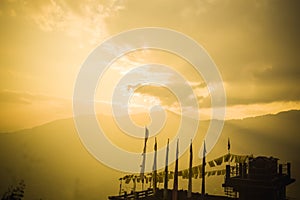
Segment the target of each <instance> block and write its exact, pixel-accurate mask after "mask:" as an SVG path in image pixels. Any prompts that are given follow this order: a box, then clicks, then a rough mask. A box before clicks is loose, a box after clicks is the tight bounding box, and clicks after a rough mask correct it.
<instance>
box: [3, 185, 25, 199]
mask: <svg viewBox="0 0 300 200" xmlns="http://www.w3.org/2000/svg"><path fill="white" fill-rule="evenodd" d="M25 186H26V185H25V182H24V180H21V181H20V182H19V184H18V185H17V186H15V187H13V186H10V187H9V188H8V190H7V192H5V193H4V194H3V196H2V198H1V200H22V198H23V197H24V191H25Z"/></svg>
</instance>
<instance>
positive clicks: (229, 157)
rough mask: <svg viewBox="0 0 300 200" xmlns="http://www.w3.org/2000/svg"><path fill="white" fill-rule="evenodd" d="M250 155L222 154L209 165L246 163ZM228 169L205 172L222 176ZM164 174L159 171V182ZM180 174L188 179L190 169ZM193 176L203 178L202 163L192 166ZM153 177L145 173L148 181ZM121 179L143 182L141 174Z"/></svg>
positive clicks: (171, 177) (209, 174) (172, 174)
mask: <svg viewBox="0 0 300 200" xmlns="http://www.w3.org/2000/svg"><path fill="white" fill-rule="evenodd" d="M249 157H250V156H248V155H234V154H226V155H224V156H221V157H219V158H216V159H214V160H211V161H209V162H207V164H208V165H209V167H211V168H213V167H216V166H220V165H222V164H223V163H227V162H229V161H230V162H231V163H245V162H246V160H247V159H248V158H249ZM225 173H226V170H225V169H221V170H211V171H207V172H205V176H207V177H209V176H220V175H225ZM164 176H165V172H164V171H163V172H159V173H157V182H158V183H163V182H164ZM178 176H180V177H182V179H188V177H189V170H188V169H184V170H181V171H178ZM192 177H193V178H194V179H197V178H202V177H203V174H202V164H201V165H197V166H194V167H193V168H192ZM173 178H174V172H172V171H170V172H168V179H169V180H170V179H173ZM152 179H153V173H148V174H145V175H144V180H145V182H146V183H148V182H151V180H152ZM119 180H125V184H129V183H130V181H131V180H135V181H136V182H138V183H139V182H141V181H142V180H141V177H140V176H139V175H134V174H131V175H125V176H124V177H122V178H120V179H119Z"/></svg>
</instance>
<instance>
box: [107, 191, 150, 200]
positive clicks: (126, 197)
mask: <svg viewBox="0 0 300 200" xmlns="http://www.w3.org/2000/svg"><path fill="white" fill-rule="evenodd" d="M148 196H153V190H152V189H148V190H144V191H138V192H132V193H130V194H127V193H126V192H125V193H124V194H123V195H120V196H110V197H108V199H110V200H133V199H141V198H145V197H148Z"/></svg>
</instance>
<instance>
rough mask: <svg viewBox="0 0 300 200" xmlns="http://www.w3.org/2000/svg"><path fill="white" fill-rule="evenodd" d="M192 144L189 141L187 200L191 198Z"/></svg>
mask: <svg viewBox="0 0 300 200" xmlns="http://www.w3.org/2000/svg"><path fill="white" fill-rule="evenodd" d="M192 167H193V144H192V141H191V145H190V165H189V183H188V193H187V198H188V199H190V198H192V176H193V171H192Z"/></svg>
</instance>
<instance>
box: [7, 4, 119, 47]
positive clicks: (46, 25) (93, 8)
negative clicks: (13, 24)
mask: <svg viewBox="0 0 300 200" xmlns="http://www.w3.org/2000/svg"><path fill="white" fill-rule="evenodd" d="M4 4H5V9H10V10H9V11H8V12H9V14H10V15H11V16H16V15H17V14H18V13H19V15H20V16H25V18H26V19H27V20H29V21H32V22H34V23H35V24H36V25H37V26H38V27H39V28H40V29H41V30H42V31H45V32H58V33H61V34H66V35H68V36H70V37H73V38H76V39H78V40H80V42H82V43H84V42H88V44H93V45H94V44H96V43H99V42H100V41H102V40H103V39H104V38H105V37H107V36H109V30H108V29H107V27H106V19H107V18H108V17H113V16H114V15H117V13H118V11H119V10H122V9H124V7H123V2H122V1H121V0H114V1H107V2H105V1H100V0H85V1H80V2H74V1H68V0H47V1H13V2H10V1H4Z"/></svg>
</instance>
